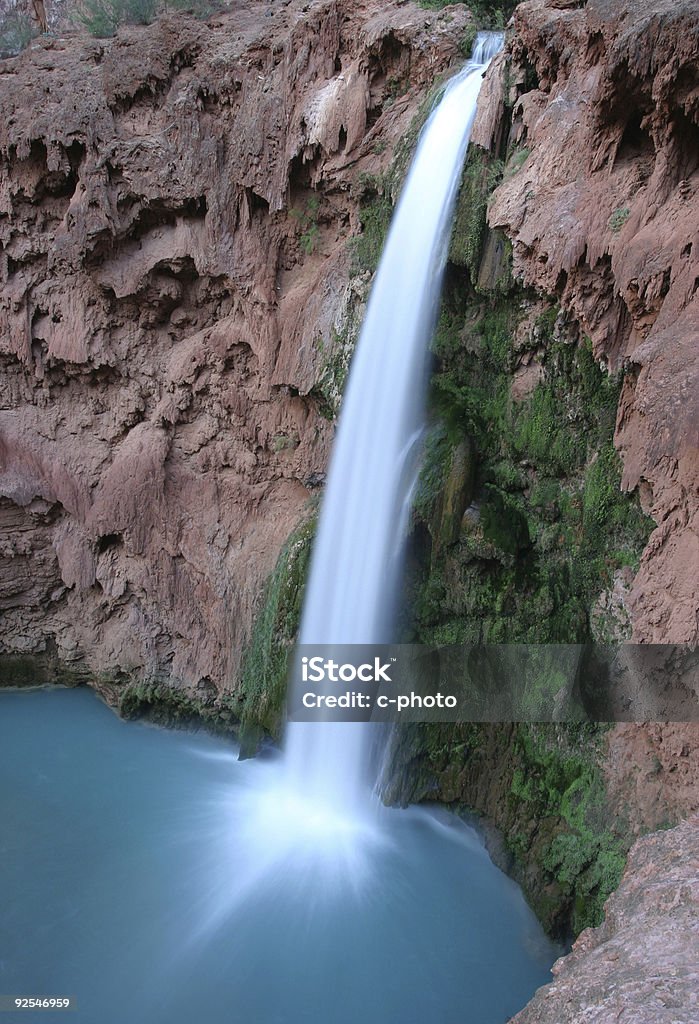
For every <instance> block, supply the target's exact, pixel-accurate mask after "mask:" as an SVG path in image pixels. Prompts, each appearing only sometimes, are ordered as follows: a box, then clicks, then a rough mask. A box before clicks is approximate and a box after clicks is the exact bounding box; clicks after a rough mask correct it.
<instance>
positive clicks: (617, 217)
mask: <svg viewBox="0 0 699 1024" xmlns="http://www.w3.org/2000/svg"><path fill="white" fill-rule="evenodd" d="M630 215H631V210H630V209H629V208H628V206H620V207H619V208H618V209H617V210H615V211H614V213H613V214H612V215H611V217H610V218H609V230H610V231H613V232H614V234H615V235H618V234H619V232H620V231H621V229H622V228H623V226H624V224H626V221H627V220H628V219H629V216H630Z"/></svg>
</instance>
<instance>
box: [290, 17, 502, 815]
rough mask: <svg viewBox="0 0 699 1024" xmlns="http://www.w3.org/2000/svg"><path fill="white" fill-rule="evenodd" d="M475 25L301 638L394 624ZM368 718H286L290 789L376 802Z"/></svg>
mask: <svg viewBox="0 0 699 1024" xmlns="http://www.w3.org/2000/svg"><path fill="white" fill-rule="evenodd" d="M502 43H503V39H502V36H501V35H500V34H499V33H495V32H482V33H479V35H478V38H477V40H476V44H475V47H474V52H473V57H472V59H471V60H470V61H469V63H468V64H467V65H466V67H465V68H464V69H463V71H461V72H460V73H459V74H458V75H456V76H455V77H454V78H453V79H452V80H451V81H450V82H449V83H448V85H447V87H446V89H445V91H444V95H443V97H442V99H441V101H440V102H439V104H438V106H437V107H436V108H435V110H434V111H433V113H432V115H431V116H430V118H429V120H428V121H427V123H426V125H425V127H424V129H423V131H422V134H421V137H420V141H419V144H418V148H417V152H416V154H415V157H414V160H413V163H412V166H411V168H410V172H409V174H408V177H407V180H406V182H405V185H404V188H403V191H402V193H401V197H400V200H399V203H398V206H397V208H396V211H395V213H394V215H393V219H392V222H391V227H390V231H389V234H388V238H387V241H386V245H385V247H384V251H383V255H382V257H381V262H380V264H379V268H378V271H377V274H376V278H375V280H374V284H373V287H372V291H371V296H370V299H369V304H368V308H367V312H366V316H365V319H364V323H363V326H362V331H361V335H360V338H359V342H358V345H357V350H356V352H355V355H354V359H353V362H352V366H351V372H350V376H349V383H348V387H347V390H346V392H345V395H344V399H343V403H342V410H341V414H340V422H339V427H338V432H337V436H336V439H335V442H334V447H333V454H332V460H331V465H330V472H329V475H328V481H327V486H326V490H325V494H324V498H323V505H322V510H321V516H320V523H319V528H318V533H317V536H316V539H315V545H314V549H313V558H312V563H311V572H310V577H309V581H308V586H307V590H306V598H305V603H304V608H303V616H302V621H301V630H300V637H299V642H300V643H301V644H375V643H388V642H391V641H393V640H395V637H394V636H392V635H391V629H392V620H393V614H394V611H395V605H396V591H397V587H398V583H399V579H400V568H401V561H402V553H403V539H404V536H405V533H406V526H407V519H408V515H409V509H410V494H411V489H412V485H413V482H414V477H415V453H416V448H417V442H418V441H419V438H420V436H421V432H422V429H423V425H424V418H425V395H426V383H427V365H428V360H427V355H428V348H429V341H430V337H431V335H432V331H433V329H434V325H435V321H436V316H437V311H438V306H439V299H440V293H441V289H442V278H443V271H444V267H445V264H446V256H447V249H448V245H449V236H450V229H451V223H452V216H453V211H454V203H455V199H456V194H457V191H458V187H459V182H460V179H461V174H462V169H463V163H464V158H465V155H466V149H467V147H468V142H469V138H470V135H471V128H472V125H473V121H474V118H475V114H476V104H477V100H478V93H479V91H480V87H481V82H482V79H483V74H484V71H485V68H486V67H487V65H488V63H489V61H490V60H491V59H492V57H493V56H494V55H495V54H496V53H497V52H498V50H499V49H500V48H501V47H502ZM375 729H376V727H375V726H373V725H367V724H362V723H330V722H325V723H322V724H318V723H317V722H314V723H303V722H295V723H290V724H289V726H288V730H287V735H286V748H285V762H286V775H287V780H288V783H289V785H290V786H291V788H292V790H295V791H296V792H298V793H303V794H304V799H307V800H310V801H311V802H312V803H313V804H314V805H315V806H316V807H318V808H321V807H325V808H327V809H328V810H329V809H331V808H332V814H333V815H335V814H336V813H338V812H340V813H346V814H348V815H349V817H350V818H354V817H355V816H356V815H358V814H359V815H361V814H362V810H363V809H366V808H367V806H368V805H369V804H370V795H371V790H372V785H373V780H372V779H371V777H370V776H371V767H370V766H371V764H372V756H371V745H372V739H373V737H374V736H375Z"/></svg>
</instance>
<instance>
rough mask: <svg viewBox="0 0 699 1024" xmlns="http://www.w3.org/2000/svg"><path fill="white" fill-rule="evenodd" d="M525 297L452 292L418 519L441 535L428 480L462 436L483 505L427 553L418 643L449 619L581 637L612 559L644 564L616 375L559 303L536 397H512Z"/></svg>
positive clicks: (539, 638)
mask: <svg viewBox="0 0 699 1024" xmlns="http://www.w3.org/2000/svg"><path fill="white" fill-rule="evenodd" d="M513 300H514V301H513ZM523 302H525V297H524V296H523V295H521V294H520V296H519V297H517V296H516V295H514V296H511V297H510V298H509V299H505V298H499V297H495V298H494V299H491V301H490V302H488V303H485V304H483V305H481V306H480V307H479V308H480V314H479V317H478V318H476V319H473V318H472V306H470V305H468V303H467V306H466V307H460V306H459V301H458V300H457V299H456V297H455V296H454V295H452V297H451V301H450V303H448V304H447V305H446V307H445V309H444V310H443V312H442V316H441V318H440V322H439V327H438V330H437V333H436V338H435V344H434V348H435V352H436V355H437V356H438V358H439V361H440V365H439V369H438V371H437V373H436V374H435V376H434V378H433V408H434V410H435V412H436V414H437V420H438V422H439V423H440V424H441V427H439V428H435V436H436V437H438V438H439V444H436V445H434V446H433V448H431V449H430V448H428V451H427V457H426V461H425V469H424V470H423V474H422V478H421V481H420V485H419V488H418V503H417V505H416V509H415V515H416V516H417V517H420V518H422V520H423V521H424V522H425V524H426V525H427V526H428V527H429V528H430V529H431V532H432V534H433V537H434V532H435V523H434V522H433V521H431V518H430V517H431V512H432V510H433V509H434V506H435V503H436V493H435V492H434V490H433V488H435V487H439V486H440V485H441V482H442V481H443V467H444V465H445V464H446V461H447V459H448V457H449V450H450V449H452V448H453V447H454V446H455V445H456V444H458V443H459V441H460V439H461V438H462V437H463V436H464V435H465V436H467V437H470V438H471V439H472V440H473V441H474V442H475V446H476V451H477V454H478V473H477V482H476V500H477V508H476V509H475V510H474V515H473V517H472V519H471V520H469V521H468V522H467V521H465V522H464V525H463V528H462V532H461V535H460V537H459V538H458V540H457V542H456V544H454V545H452V546H451V547H450V548H448V549H447V550H446V551H444V554H443V564H440V563H439V562H438V563H437V564H434V561H433V562H432V563H431V565H430V570H429V572H428V573H427V575H426V577H424V578H423V581H422V583H421V584H419V585H418V587H417V592H416V609H417V616H416V633H417V638H418V639H419V640H421V641H423V642H435V641H436V640H438V639H440V640H441V638H442V637H443V636H444V632H445V627H446V626H449V633H450V634H451V635H453V636H457V637H459V638H460V639H461V640H464V641H465V640H471V641H485V642H491V643H497V642H528V643H546V642H567V643H574V642H579V641H582V640H585V639H586V638H588V637H589V611H590V608H591V606H592V604H593V603H594V601H595V599H596V597H597V595H598V594H599V593H600V592H601V591H602V590H604V589H605V588H606V587H607V586H609V585H610V583H611V578H612V575H613V573H614V571H615V570H616V569H618V568H621V567H623V566H625V565H633V564H635V563H636V562H637V559H638V557H639V554H640V551H641V550H642V548H643V547H644V545H645V542H646V540H647V537H648V535H649V532H650V529H651V527H652V523H651V521H650V520H649V519H648V518H647V517H646V516H644V515H643V513H642V512H641V511H640V508H639V506H638V501H637V499H636V498H635V497H634V496H630V495H627V494H624V493H623V492H622V491H621V464H620V460H619V458H618V455H617V454H616V452H615V450H614V447H613V445H612V440H611V439H612V434H613V430H614V421H615V415H616V407H617V403H618V396H619V392H620V388H621V378H620V377H613V376H610V375H609V374H608V373H606V372H605V371H604V370H603V369H602V368H600V367H599V366H598V365H597V363H596V362H595V360H594V358H593V356H592V351H591V347H590V345H589V343H588V342H583V343H581V344H577V343H575V342H573V341H571V340H569V339H568V337H567V335H565V333H561V334H560V336H558V335H557V334H556V331H555V326H554V325H555V322H556V310H555V309H554V308H551V309H550V310H548V311H546V312H545V314H543V315H542V316H540V318H539V320H538V321H537V323H536V324H535V326H534V329H533V331H532V335H531V339H530V342H529V344H531V345H532V346H534V347H535V348H536V349H537V350H539V349H543V351H542V352H541V353H540V356H539V358H540V361H541V364H542V369H541V371H540V372H541V374H542V378H541V380H540V381H539V382H538V384H536V386H535V387H534V389H533V391H532V393H531V394H530V396H529V397H528V398H525V399H524V400H522V401H519V402H515V401H513V400H512V397H511V384H512V377H513V373H514V369H515V365H516V363H517V360H518V358H519V357H520V356H521V355H522V352H521V351H520V352H515V349H514V341H513V337H514V332H515V328H516V323H517V317H518V308H519V307H520V306H521V304H522V303H523ZM518 344H519V345H521V344H522V341H520V342H518ZM437 547H438V548H439V547H440V545H439V544H438V545H437ZM445 578H446V579H449V580H450V581H452V582H451V583H450V585H449V586H448V587H446V586H445V585H444V584H443V582H442V580H443V579H445Z"/></svg>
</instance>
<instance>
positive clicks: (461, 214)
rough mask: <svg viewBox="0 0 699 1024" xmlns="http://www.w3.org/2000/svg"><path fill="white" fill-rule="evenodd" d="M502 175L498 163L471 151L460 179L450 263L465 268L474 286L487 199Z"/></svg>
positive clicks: (484, 224) (481, 246)
mask: <svg viewBox="0 0 699 1024" xmlns="http://www.w3.org/2000/svg"><path fill="white" fill-rule="evenodd" d="M502 172H503V165H502V162H501V161H500V160H490V159H489V158H488V157H487V155H486V154H485V153H484V152H483V150H481V149H476V148H473V147H472V148H471V150H470V151H469V156H468V159H467V161H466V166H465V168H464V173H463V176H462V179H461V187H460V190H459V198H458V202H457V206H456V213H455V216H454V226H453V228H452V236H451V242H450V247H449V259H450V260H451V262H452V263H454V264H455V265H456V266H460V267H465V268H466V269H467V270H468V273H469V275H470V278H471V280H472V281H473V282H476V281H477V279H478V267H479V264H480V258H481V251H482V248H483V241H484V239H485V235H486V226H487V225H486V214H487V207H488V197H489V196H490V195H491V194H492V192H493V190H494V189H495V187H496V186H497V185H498V183H499V181H500V179H501V177H502Z"/></svg>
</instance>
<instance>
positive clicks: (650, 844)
mask: <svg viewBox="0 0 699 1024" xmlns="http://www.w3.org/2000/svg"><path fill="white" fill-rule="evenodd" d="M553 975H554V981H553V982H552V984H550V985H547V986H545V987H544V988H541V989H539V991H538V992H537V994H536V995H535V996H534V998H533V999H532V1001H531V1002H530V1003H529V1004H528V1005H527V1007H526V1008H525V1009H524V1010H522V1011H521V1013H518V1014H517V1016H516V1017H514V1018H513V1024H562V1022H563V1021H565V1024H583V1022H584V1024H609V1022H611V1021H624V1024H694V1022H695V1021H697V1020H699V818H696V817H695V818H693V819H691V820H690V821H685V822H683V823H682V824H681V825H679V826H678V827H677V828H674V829H672V830H671V831H669V832H658V833H655V834H654V835H650V836H645V837H644V838H643V839H640V840H638V842H637V843H636V845H635V846H634V847H633V849H632V850H631V853H630V855H629V861H628V865H627V868H626V873H625V875H624V878H623V880H622V882H621V885H620V886H619V888H618V890H617V891H616V892H615V893H614V894H613V896H611V897H610V899H609V901H608V902H607V916H606V920H605V922H604V924H603V925H601V926H600V927H599V928H594V929H588V930H587V931H585V932H583V933H582V934H581V935H580V937H579V938H578V940H577V942H576V943H575V945H574V946H573V952H572V953H571V954H570V955H569V956H567V957H564V958H563V959H561V960H559V961H558V962H557V963H556V964H554V967H553Z"/></svg>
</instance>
